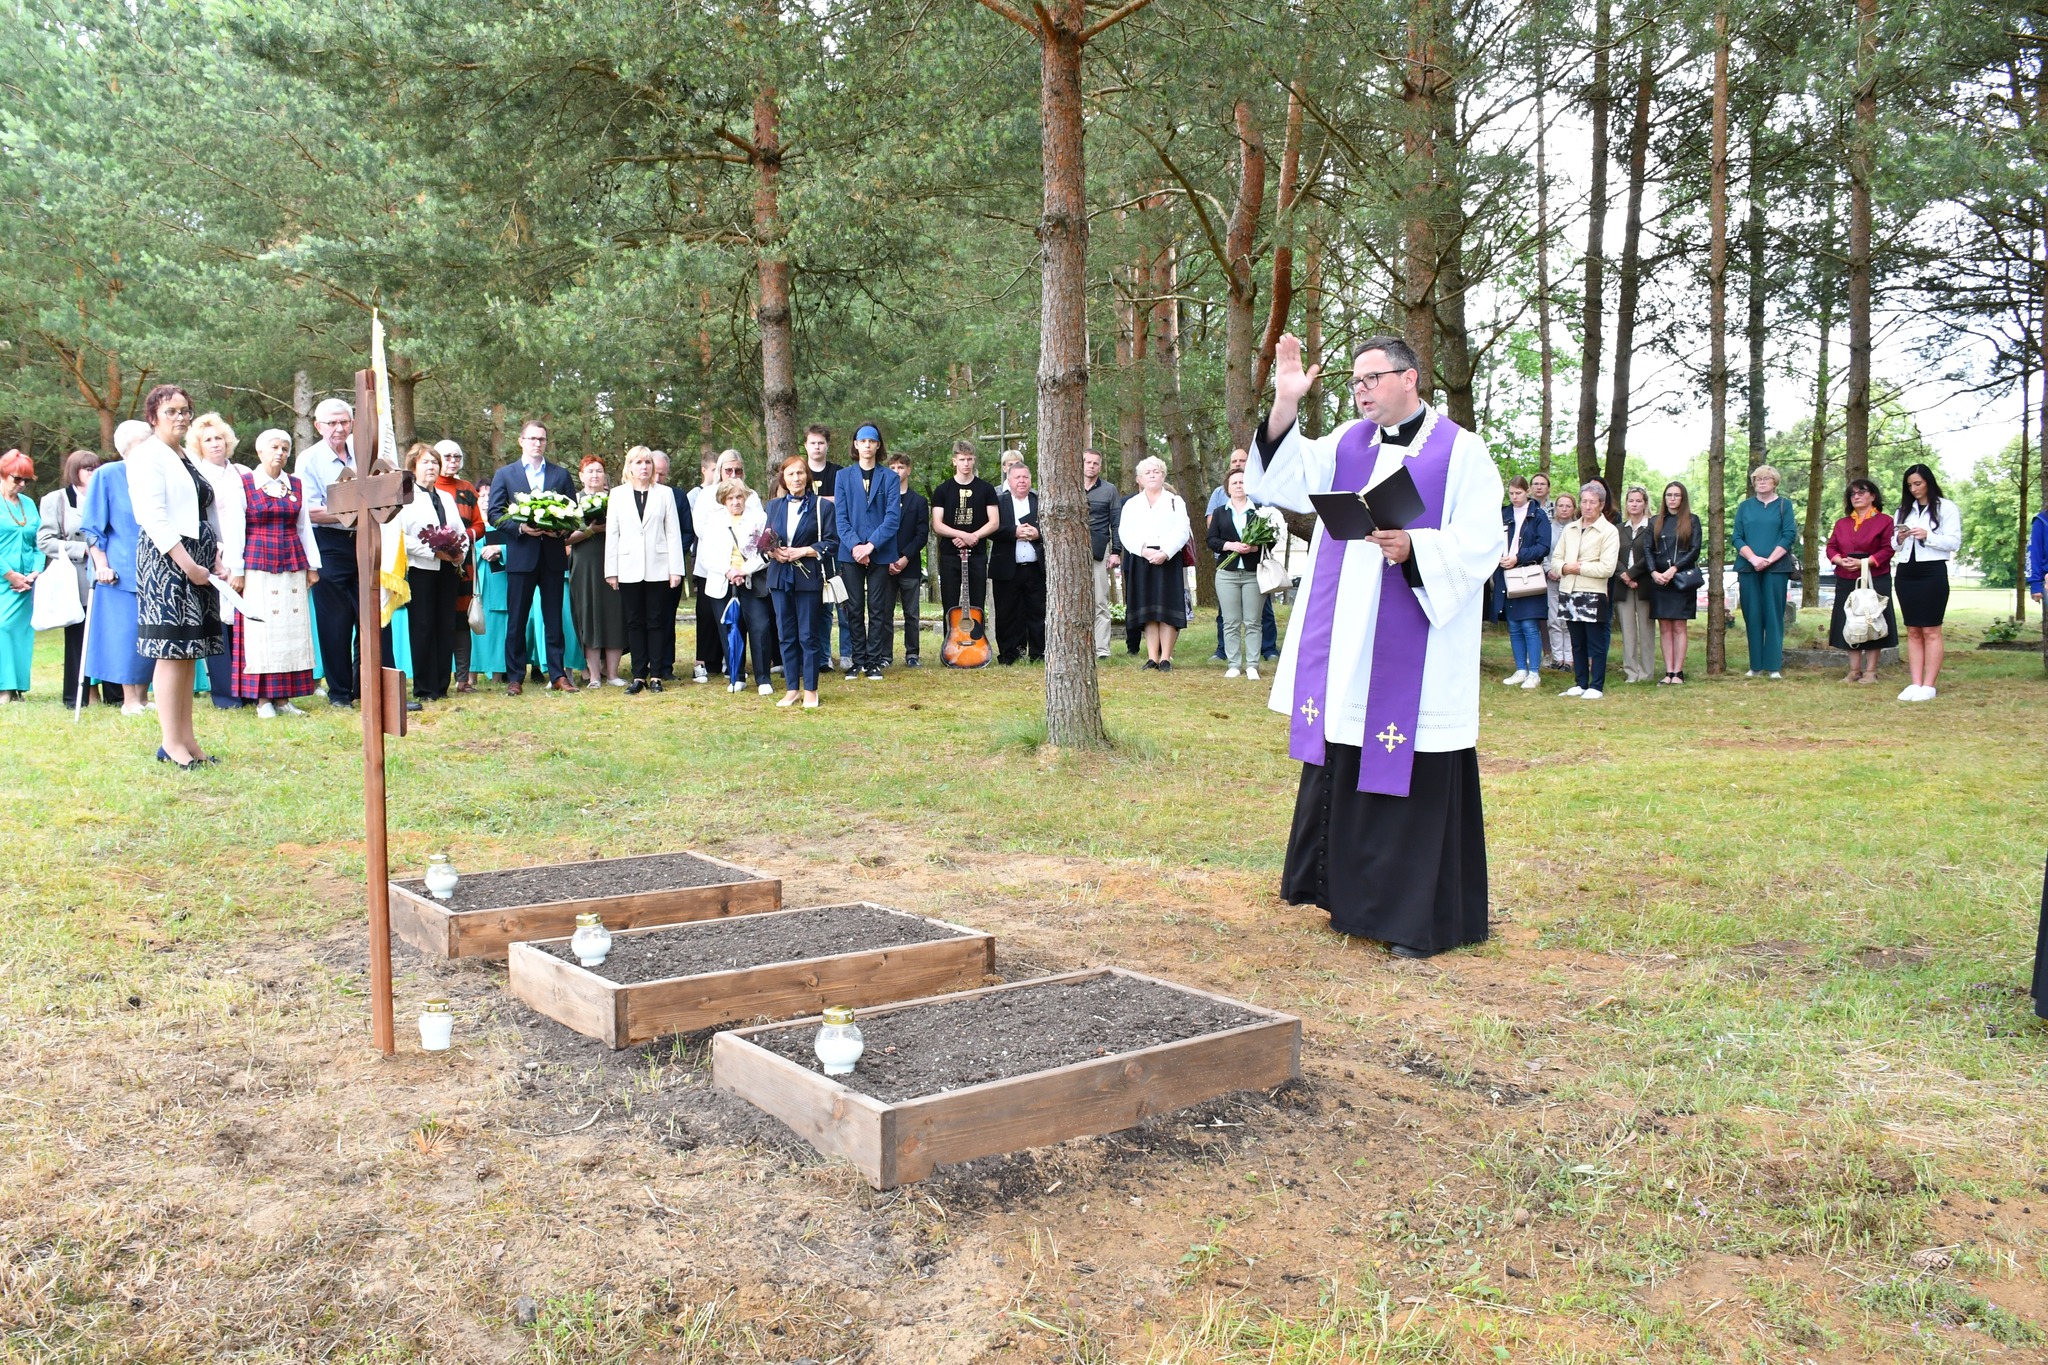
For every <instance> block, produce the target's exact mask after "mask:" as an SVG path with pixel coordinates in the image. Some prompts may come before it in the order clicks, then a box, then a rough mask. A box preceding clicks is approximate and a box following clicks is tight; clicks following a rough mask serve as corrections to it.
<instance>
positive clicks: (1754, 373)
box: [1742, 120, 1768, 469]
mask: <svg viewBox="0 0 2048 1365" xmlns="http://www.w3.org/2000/svg"><path fill="white" fill-rule="evenodd" d="M1748 188H1749V219H1748V221H1746V222H1745V223H1744V224H1743V225H1742V237H1743V246H1744V248H1745V249H1746V250H1747V252H1748V254H1749V326H1748V329H1747V339H1748V341H1749V384H1748V386H1747V387H1748V392H1747V393H1746V394H1744V395H1743V397H1744V401H1745V402H1746V403H1747V404H1748V409H1749V411H1748V417H1749V467H1750V468H1751V469H1755V468H1756V467H1757V466H1758V465H1760V464H1762V463H1763V462H1764V457H1765V455H1766V454H1767V453H1768V452H1767V451H1766V450H1765V439H1766V436H1765V431H1764V423H1765V412H1764V398H1765V393H1764V382H1765V381H1764V288H1765V286H1766V284H1767V283H1768V281H1766V280H1765V278H1764V173H1763V123H1762V121H1761V120H1759V121H1757V122H1755V123H1752V124H1750V127H1749V186H1748Z"/></svg>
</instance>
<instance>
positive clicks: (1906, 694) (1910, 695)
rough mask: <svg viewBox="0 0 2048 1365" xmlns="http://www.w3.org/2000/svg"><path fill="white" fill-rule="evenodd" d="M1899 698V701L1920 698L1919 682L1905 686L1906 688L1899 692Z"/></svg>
mask: <svg viewBox="0 0 2048 1365" xmlns="http://www.w3.org/2000/svg"><path fill="white" fill-rule="evenodd" d="M1899 700H1900V701H1918V700H1920V684H1919V683H1914V684H1912V685H1911V686H1910V687H1908V688H1907V689H1906V690H1905V691H1903V692H1901V693H1899Z"/></svg>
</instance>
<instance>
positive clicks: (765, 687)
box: [754, 683, 775, 697]
mask: <svg viewBox="0 0 2048 1365" xmlns="http://www.w3.org/2000/svg"><path fill="white" fill-rule="evenodd" d="M754 690H755V691H757V692H759V693H760V694H761V695H762V696H764V697H772V696H774V695H775V684H773V683H762V684H761V685H760V686H759V687H757V688H755V689H754Z"/></svg>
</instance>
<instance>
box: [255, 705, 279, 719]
mask: <svg viewBox="0 0 2048 1365" xmlns="http://www.w3.org/2000/svg"><path fill="white" fill-rule="evenodd" d="M256 718H257V719H258V720H276V719H277V708H276V707H275V706H272V705H271V704H270V703H269V702H267V701H265V702H258V703H257V704H256Z"/></svg>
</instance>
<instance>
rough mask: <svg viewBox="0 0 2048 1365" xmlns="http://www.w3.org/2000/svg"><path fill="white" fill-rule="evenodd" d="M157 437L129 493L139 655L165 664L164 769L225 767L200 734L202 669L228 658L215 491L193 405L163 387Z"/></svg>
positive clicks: (157, 402)
mask: <svg viewBox="0 0 2048 1365" xmlns="http://www.w3.org/2000/svg"><path fill="white" fill-rule="evenodd" d="M142 419H143V420H144V421H145V422H148V423H149V426H150V434H149V435H148V436H147V437H145V438H144V439H143V440H142V441H140V442H138V443H137V444H136V446H135V448H134V450H133V451H132V452H130V454H129V456H128V461H127V463H128V491H129V495H130V497H131V498H132V499H133V500H134V503H135V524H136V525H137V526H138V527H139V528H140V529H141V532H142V534H141V536H140V537H139V539H138V541H137V544H136V547H135V580H136V581H135V593H136V599H137V600H136V618H137V625H138V629H137V639H136V644H135V648H136V652H137V653H139V654H141V655H142V656H143V657H144V658H148V659H154V660H156V714H157V725H158V727H159V729H160V730H161V731H162V735H163V743H162V744H161V745H160V746H159V747H158V749H157V751H156V756H157V761H158V762H161V763H175V764H176V765H177V766H179V767H180V768H187V769H189V768H192V767H195V766H196V765H198V764H201V763H217V762H219V761H220V760H219V759H216V758H209V757H208V756H207V755H206V754H205V753H204V752H203V751H202V750H201V749H200V747H199V739H198V737H197V736H196V735H195V734H193V732H192V681H193V674H194V672H195V667H194V665H195V662H196V661H197V660H200V659H209V658H212V657H214V656H215V655H219V654H224V653H226V652H227V635H226V632H225V631H224V630H222V628H221V619H220V593H219V592H218V591H217V590H216V589H215V588H214V587H213V586H212V584H211V582H210V581H209V576H210V575H212V574H217V573H219V572H220V571H221V570H222V569H223V568H224V567H225V558H224V556H223V555H222V553H221V541H220V512H219V510H218V509H217V508H216V507H215V506H214V497H213V487H212V485H210V484H209V483H208V482H207V481H206V479H205V478H204V477H203V476H202V475H201V474H200V472H199V470H198V468H197V467H196V466H194V465H193V463H192V461H191V459H190V458H189V457H187V456H186V455H185V454H184V452H183V450H182V449H181V446H182V445H183V443H184V439H185V430H186V428H187V427H189V426H191V425H192V400H191V398H190V397H188V396H187V395H186V393H185V391H184V390H183V389H181V388H179V387H178V386H177V385H175V384H159V385H157V386H156V387H155V388H154V389H151V390H150V391H149V396H148V397H147V398H145V399H143V401H142Z"/></svg>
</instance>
